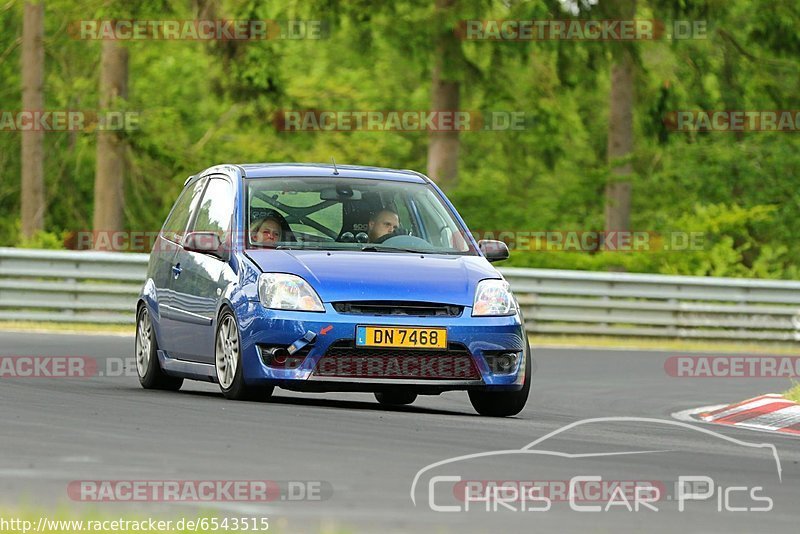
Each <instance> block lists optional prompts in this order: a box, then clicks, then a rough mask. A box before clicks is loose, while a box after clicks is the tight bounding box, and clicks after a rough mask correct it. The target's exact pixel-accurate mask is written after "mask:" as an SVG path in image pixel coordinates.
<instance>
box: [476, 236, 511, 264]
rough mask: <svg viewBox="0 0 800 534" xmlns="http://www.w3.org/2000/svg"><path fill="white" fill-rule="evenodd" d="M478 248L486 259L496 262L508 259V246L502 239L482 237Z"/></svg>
mask: <svg viewBox="0 0 800 534" xmlns="http://www.w3.org/2000/svg"><path fill="white" fill-rule="evenodd" d="M478 248H480V249H481V252H482V253H483V255H484V256H486V259H487V260H489V261H491V262H495V261H502V260H507V259H508V246H507V245H506V244H505V243H503V242H502V241H495V240H493V239H481V240H480V241H478Z"/></svg>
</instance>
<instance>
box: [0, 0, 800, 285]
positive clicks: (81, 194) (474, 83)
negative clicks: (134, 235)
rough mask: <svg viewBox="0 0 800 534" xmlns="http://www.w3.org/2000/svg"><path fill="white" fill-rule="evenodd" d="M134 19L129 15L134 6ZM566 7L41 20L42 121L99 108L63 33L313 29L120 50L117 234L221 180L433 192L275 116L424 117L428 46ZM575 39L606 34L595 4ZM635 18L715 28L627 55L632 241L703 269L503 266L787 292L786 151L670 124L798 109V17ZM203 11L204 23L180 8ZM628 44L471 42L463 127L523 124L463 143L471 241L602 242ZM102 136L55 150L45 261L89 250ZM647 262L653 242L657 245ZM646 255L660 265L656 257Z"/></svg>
mask: <svg viewBox="0 0 800 534" xmlns="http://www.w3.org/2000/svg"><path fill="white" fill-rule="evenodd" d="M134 4H135V5H134ZM559 4H560V3H559V2H557V1H554V0H553V1H551V0H537V1H532V2H518V1H512V2H499V1H494V0H462V1H461V2H460V3H459V6H460V8H459V9H460V10H459V12H458V13H457V16H454V17H451V18H452V19H453V20H447V21H444V22H442V21H439V20H438V19H437V18H436V16H435V14H434V9H433V5H434V2H433V0H401V1H397V2H389V3H384V4H375V3H373V2H366V1H365V0H314V1H311V2H300V1H297V0H284V1H282V2H270V3H264V2H259V1H256V0H216V1H211V0H204V1H198V2H192V3H190V2H181V1H167V0H161V1H159V0H148V1H146V2H138V3H127V2H119V1H114V2H108V1H105V0H89V1H80V2H79V1H77V0H48V2H47V11H46V20H45V22H46V30H45V31H46V42H45V46H46V69H47V77H46V84H45V100H46V106H47V108H48V109H81V110H94V109H96V108H97V105H98V100H99V97H98V70H99V58H100V44H101V43H100V42H99V41H82V40H77V39H74V38H72V36H71V35H70V33H69V22H72V21H77V20H82V19H97V18H113V17H120V18H131V17H139V18H146V19H158V18H162V19H192V18H195V17H198V16H203V17H208V18H228V19H248V18H250V19H274V20H287V19H304V20H322V21H324V23H325V28H326V33H324V34H323V39H319V40H313V39H301V40H268V41H256V42H247V41H219V42H211V43H209V42H192V41H158V40H148V41H137V42H131V43H126V46H128V47H129V50H130V83H129V86H130V87H129V99H128V102H127V103H126V106H127V109H129V110H132V111H136V112H140V113H141V120H140V128H139V129H138V130H133V131H130V132H127V137H128V142H129V146H130V151H129V160H130V173H129V176H128V180H127V182H126V190H125V195H126V210H125V219H126V225H127V227H128V228H129V229H132V230H142V231H154V230H156V229H157V228H159V227H160V226H161V223H162V221H163V219H164V217H165V216H166V213H167V212H168V210H169V208H170V206H171V204H172V202H173V201H174V199H175V198H176V196H177V193H178V191H179V190H180V189H181V187H182V184H183V182H184V180H185V178H186V177H187V176H188V175H189V174H192V173H195V172H197V171H199V170H201V169H204V168H206V167H209V166H211V165H214V164H217V163H221V162H254V161H323V162H327V161H329V160H330V158H331V157H332V156H334V157H335V158H336V161H337V162H340V163H356V164H367V165H381V166H387V167H399V168H412V169H418V170H423V171H424V169H425V167H426V158H427V143H428V136H427V134H426V133H425V132H367V131H356V132H283V131H279V130H278V129H276V127H275V123H274V118H275V113H276V112H278V111H279V110H287V109H288V110H311V109H314V110H426V109H428V107H429V105H430V92H431V91H430V75H431V64H432V45H431V43H432V42H433V41H432V40H433V38H434V37H435V35H436V34H437V33H438V32H439V31H441V24H442V23H445V24H447V25H456V24H457V23H458V20H462V19H468V18H477V19H546V18H550V19H564V18H567V17H569V15H568V14H566V13H564V12H562V11H561V9H560V7H559ZM578 4H580V5H581V6H583V11H582V12H581V13H580V15H578V16H579V17H580V18H603V13H604V11H603V9H604V6H603V2H600V5H599V6H597V7H596V8H591V9H588V10H587V9H586V7H587V6H588V3H585V2H578ZM637 5H638V8H637V9H638V12H637V17H638V18H657V19H662V20H666V21H669V20H671V19H706V20H707V21H708V28H709V30H708V35H707V38H706V39H696V40H684V41H666V40H664V41H656V42H641V43H635V44H634V45H633V46H635V52H636V57H637V62H638V73H637V77H638V78H637V87H636V91H637V101H636V108H635V131H636V147H635V151H634V153H633V155H632V157H631V162H632V164H633V167H634V175H635V179H634V182H633V207H632V214H631V220H632V226H633V229H634V230H640V231H646V232H649V233H650V234H651V235H654V236H662V237H663V238H664V239H669V237H668V236H671V235H673V233H674V232H700V233H702V235H703V245H702V247H701V248H699V249H698V250H682V251H675V250H664V249H663V246H662V247H661V248H659V247H657V246H654V247H653V248H652V249H650V250H639V251H634V252H588V251H587V252H526V251H515V252H513V253H512V257H511V259H510V260H509V261H508V262H506V263H507V264H510V265H519V266H531V267H548V268H566V269H592V270H607V269H625V270H628V271H639V272H661V273H676V274H696V275H716V276H755V277H763V278H794V277H797V276H798V274H800V273H798V270H797V266H796V261H795V258H797V257H800V241H798V240H797V239H795V237H794V236H795V235H796V234H797V232H796V228H798V227H800V195H798V179H797V177H798V176H800V150H798V149H800V137H798V135H797V134H796V133H758V132H752V133H746V134H743V135H741V136H736V135H734V134H729V133H721V132H720V133H708V134H686V133H676V132H670V131H669V130H668V129H667V128H666V127H665V124H664V122H663V119H664V115H665V113H667V112H669V111H671V110H697V109H700V110H717V109H733V108H736V109H764V110H770V109H798V108H799V107H800V91H798V90H797V89H798V87H800V62H799V61H798V57H800V55H799V54H798V52H800V45H798V42H800V37H799V36H800V30H798V28H800V24H798V20H799V19H800V14H798V5H797V2H796V1H794V0H778V1H776V2H774V8H770V9H763V8H761V7H758V4H757V3H756V2H754V1H753V0H731V1H723V0H705V1H697V2H696V1H691V2H688V1H682V2H672V1H666V0H650V1H640V2H638V3H637ZM192 6H194V7H192ZM0 24H1V25H2V26H0V27H2V30H0V79H2V80H3V81H4V83H3V84H2V86H0V109H2V110H13V109H18V108H19V106H20V94H21V93H20V74H19V55H20V51H19V49H18V45H17V43H18V40H19V37H20V35H21V27H22V3H21V2H10V3H7V4H4V5H2V6H0ZM618 45H619V43H614V42H608V43H596V42H575V41H542V42H496V41H463V42H462V43H461V50H460V52H461V55H460V56H459V58H460V59H459V61H458V65H450V66H449V67H448V68H452V70H453V72H449V73H448V74H449V75H452V77H454V78H456V79H458V80H459V81H460V82H461V86H462V89H461V108H462V109H464V110H468V111H479V112H492V111H508V112H524V113H525V116H526V119H527V122H526V127H525V128H524V129H522V130H510V131H491V130H486V131H483V130H482V131H468V132H463V133H462V134H461V135H460V139H461V149H460V155H459V157H460V163H459V167H460V170H459V182H458V184H457V185H456V186H455V187H454V188H453V189H452V190H451V191H448V194H449V196H450V197H451V198H452V200H453V202H454V203H455V205H456V207H457V208H458V209H459V211H460V212H461V214H462V215H463V216H464V218H465V220H466V221H467V223H468V224H469V226H470V227H471V228H473V229H474V230H478V231H494V232H499V231H509V230H510V231H519V232H537V231H565V230H579V231H601V230H602V229H603V224H604V222H603V207H604V198H603V191H604V186H605V183H606V181H607V179H608V176H609V169H608V163H607V161H606V155H605V154H606V132H607V123H608V111H607V108H608V88H609V79H608V78H609V76H608V70H609V63H610V59H611V57H612V56H613V53H614V50H615V48H614V47H615V46H618ZM95 137H96V136H95V134H94V133H92V132H63V133H48V134H46V136H45V144H46V154H47V159H46V182H47V183H46V186H47V216H46V232H45V233H43V234H42V235H40V236H37V237H36V238H35V239H34V240H31V241H29V242H28V243H25V245H26V246H41V247H50V246H57V244H58V243H60V242H63V239H62V237H63V235H64V233H65V232H70V231H83V230H89V229H91V228H90V226H91V221H92V195H93V185H94V165H95ZM19 174H20V136H19V135H18V134H14V133H11V132H0V180H2V182H1V185H2V187H0V209H2V210H3V212H4V213H5V214H6V215H5V217H2V218H0V245H15V244H21V243H19V222H18V213H19V178H18V177H19ZM656 241H658V240H656ZM656 244H660V245H663V242H658V243H656Z"/></svg>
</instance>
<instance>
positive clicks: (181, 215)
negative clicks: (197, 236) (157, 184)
mask: <svg viewBox="0 0 800 534" xmlns="http://www.w3.org/2000/svg"><path fill="white" fill-rule="evenodd" d="M205 184H206V179H205V178H203V179H202V180H197V181H196V182H195V183H194V184H192V185H190V186H189V187H186V188H185V189H184V190H183V192H182V193H181V195H180V196H179V197H178V200H177V201H176V202H175V205H174V206H173V207H172V211H171V212H170V214H169V217H167V221H166V222H165V223H164V228H162V229H161V236H162V237H164V239H169V240H170V241H172V242H173V243H180V242H181V240H182V239H183V234H184V233H185V232H186V226H187V225H188V224H189V218H190V217H191V215H192V212H193V211H194V208H195V207H196V206H197V202H198V201H199V200H200V194H201V193H202V192H203V187H204V186H205Z"/></svg>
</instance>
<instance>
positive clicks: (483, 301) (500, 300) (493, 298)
mask: <svg viewBox="0 0 800 534" xmlns="http://www.w3.org/2000/svg"><path fill="white" fill-rule="evenodd" d="M515 313H517V304H516V303H515V302H514V295H512V294H511V289H510V288H509V287H508V282H506V281H505V280H481V281H480V282H479V283H478V288H477V289H476V290H475V302H474V303H473V304H472V315H473V317H476V316H484V317H488V316H499V315H514V314H515Z"/></svg>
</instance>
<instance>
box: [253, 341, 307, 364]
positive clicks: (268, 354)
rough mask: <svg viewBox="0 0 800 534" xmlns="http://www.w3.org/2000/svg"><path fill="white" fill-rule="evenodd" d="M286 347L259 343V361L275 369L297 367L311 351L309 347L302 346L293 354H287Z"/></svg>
mask: <svg viewBox="0 0 800 534" xmlns="http://www.w3.org/2000/svg"><path fill="white" fill-rule="evenodd" d="M288 348H289V347H288V345H272V346H264V345H259V349H260V351H261V361H263V362H264V365H266V366H268V367H273V368H276V369H297V368H298V367H300V364H301V363H303V360H305V359H306V356H308V353H309V352H311V347H304V348H302V349H300V350H298V351H297V352H295V353H294V354H289V350H288Z"/></svg>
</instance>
